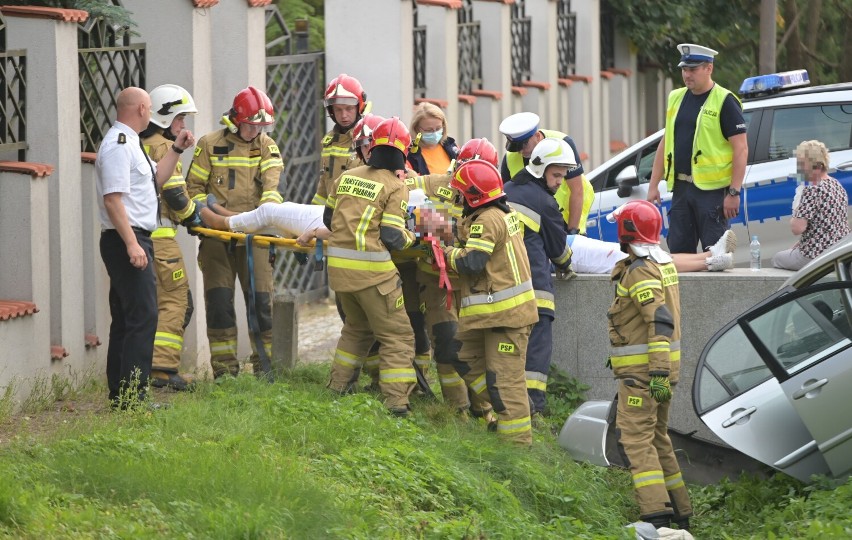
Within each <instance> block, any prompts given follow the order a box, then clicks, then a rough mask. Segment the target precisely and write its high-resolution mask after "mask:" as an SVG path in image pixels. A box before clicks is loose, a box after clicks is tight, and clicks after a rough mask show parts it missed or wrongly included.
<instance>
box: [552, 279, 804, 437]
mask: <svg viewBox="0 0 852 540" xmlns="http://www.w3.org/2000/svg"><path fill="white" fill-rule="evenodd" d="M790 275H792V272H788V271H785V270H776V269H766V270H761V271H760V272H752V271H751V270H749V269H747V268H746V269H743V268H735V269H733V270H729V271H725V272H694V273H681V274H680V295H681V350H682V352H681V372H680V383H679V384H678V385H677V388H676V391H675V397H674V401H673V404H672V408H671V417H670V420H669V426H670V427H672V428H673V429H676V430H678V431H680V432H681V433H691V432H693V431H695V432H696V436H698V437H701V438H704V439H707V440H712V441H715V442H721V441H719V440H718V439H717V438H716V437H715V436H714V435H713V434H712V433H711V432H710V431H709V430H708V429H707V428H706V427H705V426H704V424H703V423H701V420H699V419H698V417H696V416H695V413H694V411H693V408H692V381H693V378H694V375H695V368H696V365H697V362H698V357H699V355H700V354H701V351H702V350H703V348H704V345H705V344H706V343H707V341H709V339H710V338H711V337H712V336H713V334H715V333H716V332H717V331H719V330H720V329H721V328H722V327H723V326H724V325H725V324H727V323H728V322H730V321H731V320H732V319H733V318H734V317H735V316H736V315H737V314H740V313H742V312H743V311H745V310H747V309H748V308H750V307H751V306H753V305H754V304H756V303H757V302H758V301H760V300H762V299H764V298H766V297H767V296H769V295H770V294H772V293H773V292H775V291H776V290H777V289H778V288H779V287H780V286H781V284H782V283H783V282H784V280H786V279H787V278H788V277H789V276H790ZM612 299H613V285H612V283H611V282H610V280H609V276H607V275H596V274H581V275H580V276H579V277H577V278H576V279H574V280H572V281H568V282H561V281H558V282H557V283H556V310H557V317H556V320H555V321H554V326H553V362H554V363H555V364H556V365H557V366H558V367H560V368H561V369H563V370H565V371H566V372H567V373H568V374H570V375H572V376H574V377H576V378H578V379H579V380H580V381H582V382H584V383H585V384H588V385H589V386H591V388H590V389H589V390H588V391H587V392H586V397H587V399H589V400H594V399H605V400H609V399H612V398H613V397H615V394H616V383H615V380H614V379H613V378H612V372H611V371H610V370H609V369H608V368H606V367H605V363H606V360H607V357H608V356H609V336H608V333H607V318H606V312H607V310H608V309H609V306H610V305H611V304H612Z"/></svg>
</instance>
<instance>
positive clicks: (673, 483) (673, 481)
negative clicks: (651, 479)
mask: <svg viewBox="0 0 852 540" xmlns="http://www.w3.org/2000/svg"><path fill="white" fill-rule="evenodd" d="M665 481H666V489H667V490H668V491H671V490H673V489H677V488H681V487H684V486H685V485H686V484H684V483H683V476H681V474H680V473H675V474H673V475H671V476H666V478H665Z"/></svg>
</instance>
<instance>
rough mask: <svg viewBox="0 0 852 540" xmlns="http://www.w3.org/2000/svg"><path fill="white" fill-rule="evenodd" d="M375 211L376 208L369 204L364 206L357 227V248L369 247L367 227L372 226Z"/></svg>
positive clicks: (362, 249) (364, 248)
mask: <svg viewBox="0 0 852 540" xmlns="http://www.w3.org/2000/svg"><path fill="white" fill-rule="evenodd" d="M375 213H376V209H375V208H374V207H372V206H370V205H367V207H366V208H364V213H363V214H361V219H360V220H359V221H358V226H357V227H356V228H355V248H356V249H358V250H360V251H365V250H366V249H367V229H368V228H369V227H370V221H371V220H372V219H373V214H375ZM388 256H390V255H388Z"/></svg>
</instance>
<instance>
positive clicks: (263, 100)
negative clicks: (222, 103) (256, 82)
mask: <svg viewBox="0 0 852 540" xmlns="http://www.w3.org/2000/svg"><path fill="white" fill-rule="evenodd" d="M231 119H232V120H233V121H234V123H235V124H236V125H237V126H239V125H240V124H254V125H258V126H268V125H270V124H272V123H273V122H274V121H275V110H274V109H273V107H272V101H270V99H269V96H267V95H266V93H265V92H264V91H263V90H259V89H257V88H255V87H254V86H249V87H248V88H243V89H242V90H240V92H239V93H238V94H237V95H236V97H234V106H233V107H232V108H231Z"/></svg>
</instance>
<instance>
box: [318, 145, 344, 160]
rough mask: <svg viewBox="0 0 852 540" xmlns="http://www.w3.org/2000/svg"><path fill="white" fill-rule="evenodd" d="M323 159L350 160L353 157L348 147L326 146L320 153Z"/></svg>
mask: <svg viewBox="0 0 852 540" xmlns="http://www.w3.org/2000/svg"><path fill="white" fill-rule="evenodd" d="M320 154H321V155H322V157H331V156H334V157H345V158H348V157H349V156H350V155H351V152H350V150H349V147H348V146H326V147H325V148H323V149H322V152H320Z"/></svg>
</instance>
